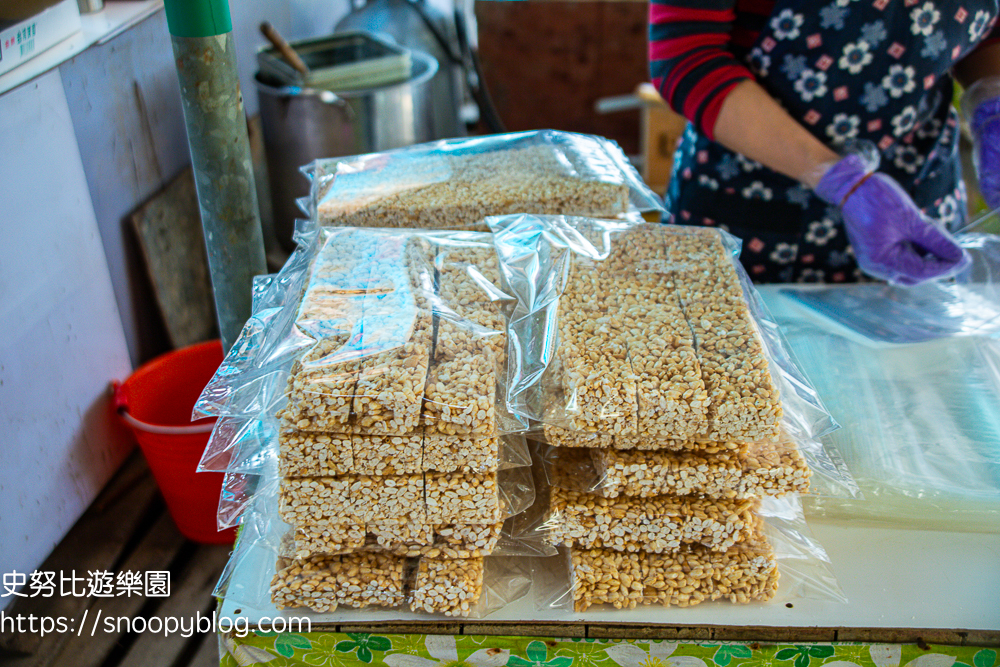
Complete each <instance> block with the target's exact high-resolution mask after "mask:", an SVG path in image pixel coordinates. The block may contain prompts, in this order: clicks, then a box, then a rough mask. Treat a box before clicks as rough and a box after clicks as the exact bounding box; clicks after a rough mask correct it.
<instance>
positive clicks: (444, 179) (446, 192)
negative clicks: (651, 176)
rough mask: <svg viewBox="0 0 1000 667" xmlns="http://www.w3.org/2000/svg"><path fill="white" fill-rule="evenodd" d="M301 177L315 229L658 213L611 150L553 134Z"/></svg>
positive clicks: (421, 152)
mask: <svg viewBox="0 0 1000 667" xmlns="http://www.w3.org/2000/svg"><path fill="white" fill-rule="evenodd" d="M303 172H304V173H305V174H306V175H307V176H308V177H309V178H310V179H311V180H312V190H311V195H310V197H309V198H306V199H305V200H303V201H300V206H301V207H302V208H303V210H304V211H305V212H306V213H307V214H309V215H310V217H311V218H312V219H314V220H318V221H319V222H320V224H324V225H337V226H358V227H412V228H437V229H480V230H482V231H485V230H486V228H485V226H484V224H483V218H485V217H486V216H488V215H504V214H508V213H520V212H533V213H563V214H576V215H595V216H600V217H609V218H613V217H616V216H618V215H622V214H626V213H630V212H638V211H654V210H655V211H662V210H663V205H662V202H661V200H660V198H659V197H658V196H657V195H656V194H655V193H653V192H652V190H650V189H649V188H648V187H647V186H646V185H645V183H644V182H643V181H642V178H641V177H640V176H639V174H638V173H637V172H636V170H635V169H634V168H633V167H632V166H631V165H630V164H629V162H628V159H627V158H626V157H625V154H624V153H623V152H622V151H621V149H620V148H619V147H618V146H617V145H616V144H614V143H612V142H610V141H608V140H607V139H604V138H601V137H596V136H591V135H583V134H573V133H568V132H556V131H552V130H544V131H536V132H520V133H513V134H499V135H490V136H486V137H473V138H467V139H448V140H444V141H435V142H431V143H426V144H419V145H416V146H410V147H407V148H402V149H397V150H393V151H388V152H385V153H373V154H369V155H361V156H354V157H348V158H331V159H325V160H318V161H316V162H314V163H313V164H311V165H309V166H308V167H305V168H303Z"/></svg>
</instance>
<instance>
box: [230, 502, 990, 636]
mask: <svg viewBox="0 0 1000 667" xmlns="http://www.w3.org/2000/svg"><path fill="white" fill-rule="evenodd" d="M810 526H811V528H812V531H813V534H814V537H815V538H816V539H817V540H818V541H819V542H820V544H822V545H823V546H824V547H825V548H826V550H827V553H828V554H829V556H830V560H831V562H832V564H833V571H834V574H835V576H836V577H837V581H838V583H839V584H840V586H841V588H842V589H843V592H844V594H845V595H846V596H847V598H848V602H847V603H846V604H845V603H840V602H832V601H820V600H814V599H791V600H788V601H787V603H786V602H783V601H781V600H779V601H778V602H777V603H767V604H760V603H755V604H750V605H733V604H729V603H728V602H712V603H705V604H701V605H698V606H695V607H690V608H688V609H677V608H663V607H639V608H636V609H633V610H623V611H615V610H609V611H604V610H598V609H594V610H590V611H587V612H586V613H574V612H572V611H568V610H559V609H537V608H536V604H535V601H534V597H533V596H532V595H531V594H529V595H528V596H526V597H524V598H522V599H520V600H518V601H517V602H515V603H513V604H511V605H509V606H507V607H505V608H503V609H501V610H499V611H497V612H494V613H493V614H490V615H489V616H488V617H487V618H486V620H488V621H491V622H499V621H516V622H520V623H532V622H560V623H566V622H587V623H641V624H652V623H663V624H672V625H703V624H710V625H727V626H770V627H849V628H940V629H953V630H958V629H961V630H1000V535H997V534H987V533H950V532H943V531H920V530H904V529H894V528H875V527H872V526H862V527H858V526H850V525H846V524H838V523H832V522H819V521H811V522H810ZM257 555H258V556H259V558H252V559H251V560H250V561H247V562H244V564H243V567H240V568H238V569H237V570H236V572H235V573H234V584H235V585H241V584H246V585H250V584H252V582H253V581H255V580H256V581H261V580H263V581H270V578H271V576H272V575H273V573H274V564H273V556H270V555H269V554H267V553H266V552H263V551H262V552H259V553H258V554H257ZM786 604H791V605H792V606H791V607H790V608H789V607H788V606H786ZM236 610H240V613H237V612H236ZM221 615H222V616H224V617H229V618H235V617H238V616H245V617H247V618H248V619H249V620H250V622H251V623H257V622H259V621H260V620H261V619H262V618H264V617H268V618H273V617H276V616H286V617H289V616H295V617H302V616H308V617H309V618H310V619H312V622H313V623H314V624H355V623H368V622H385V621H428V620H433V619H434V617H432V616H428V615H427V614H414V613H411V612H408V611H403V610H378V611H376V610H355V609H344V610H338V611H337V612H335V613H332V614H315V613H311V612H308V611H307V610H304V609H291V610H284V611H279V610H277V609H275V608H274V607H273V606H271V605H269V604H267V605H261V606H260V607H258V608H254V607H251V606H249V605H247V604H242V603H238V602H235V601H233V600H226V601H225V602H224V603H223V605H222V609H221ZM442 618H443V617H442ZM470 620H471V619H470Z"/></svg>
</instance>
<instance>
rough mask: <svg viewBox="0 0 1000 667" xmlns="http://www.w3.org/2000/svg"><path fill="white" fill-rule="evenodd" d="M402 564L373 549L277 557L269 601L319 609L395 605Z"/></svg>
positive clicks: (282, 605)
mask: <svg viewBox="0 0 1000 667" xmlns="http://www.w3.org/2000/svg"><path fill="white" fill-rule="evenodd" d="M404 564H405V559H403V558H400V557H396V556H387V555H383V554H375V553H360V554H350V555H347V556H318V557H313V558H308V559H304V560H288V559H279V561H278V564H277V572H276V574H275V575H274V577H273V578H272V579H271V601H272V602H273V603H274V605H275V606H276V607H277V608H278V609H288V608H291V607H308V608H309V609H312V610H313V611H317V612H321V613H325V612H330V611H335V610H336V609H337V606H338V605H346V606H349V607H368V606H380V607H395V606H398V605H400V604H402V603H403V600H404V599H405V593H406V591H405V588H404V583H405V582H404V577H403V567H404Z"/></svg>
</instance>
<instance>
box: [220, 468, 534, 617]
mask: <svg viewBox="0 0 1000 667" xmlns="http://www.w3.org/2000/svg"><path fill="white" fill-rule="evenodd" d="M517 470H518V471H521V472H512V474H513V475H514V477H515V479H512V480H508V481H507V482H505V483H503V484H502V486H503V487H504V488H506V489H508V491H509V492H510V493H509V494H508V496H507V498H508V503H509V504H508V506H509V507H510V509H511V511H512V512H518V511H520V510H521V509H523V506H524V505H526V504H527V505H530V504H531V502H532V501H533V496H532V495H531V493H529V492H528V491H529V490H530V489H531V488H532V485H531V483H530V473H529V469H527V468H519V469H517ZM275 475H276V471H275V470H273V469H272V470H270V471H268V472H267V474H265V475H264V476H262V477H259V476H242V477H243V479H239V478H238V477H239V476H236V475H229V476H227V480H226V481H227V484H228V483H230V482H235V483H243V488H244V489H245V490H246V491H248V492H252V496H250V497H243V498H237V497H238V495H239V494H238V493H236V494H233V496H232V497H231V506H236V505H237V504H238V505H239V506H240V507H242V508H243V509H244V510H248V511H245V513H244V519H243V527H242V529H241V531H240V537H239V540H238V542H237V545H236V548H235V550H234V553H233V555H232V557H231V558H230V562H229V564H228V565H227V567H226V570H225V572H224V573H223V577H222V579H221V580H220V582H219V585H218V586H217V591H216V592H217V594H219V595H223V596H225V597H226V598H228V599H232V600H234V601H236V602H239V603H240V604H247V605H250V606H253V607H255V608H267V607H268V606H269V605H271V604H273V605H276V606H277V607H278V608H279V609H281V608H287V607H309V608H311V609H312V610H313V611H317V612H329V611H333V610H335V609H336V606H337V605H338V604H340V605H345V606H353V607H366V606H372V605H373V606H384V607H397V606H400V605H402V604H404V603H408V604H410V606H411V609H412V610H413V611H422V612H429V613H443V614H445V615H460V616H469V615H472V616H481V615H485V614H487V613H489V612H492V611H494V610H495V609H497V608H499V607H500V606H503V605H504V604H506V603H507V602H510V601H512V600H513V599H516V598H517V597H521V596H523V595H524V594H525V593H526V591H527V587H528V585H529V580H528V576H527V570H522V571H520V573H518V568H517V565H516V564H512V563H510V562H507V559H506V558H504V556H515V555H516V556H520V555H524V554H528V555H534V554H537V553H539V552H540V551H539V549H538V547H537V546H536V545H534V544H533V543H532V541H533V540H534V541H537V537H535V536H528V537H527V538H526V539H523V540H522V538H521V537H520V536H518V535H516V534H514V532H513V531H512V530H511V528H510V525H509V521H508V522H506V523H504V525H503V527H502V529H501V528H500V526H499V525H497V526H496V527H492V526H483V527H477V526H473V525H420V526H418V525H415V524H407V523H401V524H399V523H397V524H394V525H390V524H388V523H385V524H378V523H376V524H370V525H367V526H364V527H353V526H349V525H347V524H344V525H337V524H335V525H326V526H323V527H319V526H317V527H316V530H315V531H314V530H313V529H312V528H305V529H299V528H296V527H294V526H291V525H289V524H287V523H285V522H284V521H283V520H282V518H281V516H280V514H281V512H280V509H279V502H278V498H277V488H278V483H277V480H276V478H275V477H274V476H275ZM250 478H253V479H250ZM525 479H528V481H527V483H525ZM231 488H235V487H231ZM237 500H239V502H238V503H237V502H235V501H237ZM221 516H222V513H221V512H220V517H221ZM324 530H325V531H326V534H327V536H330V537H335V538H336V539H337V540H339V541H340V543H341V548H339V549H337V548H333V549H327V550H310V549H309V547H310V546H315V545H316V544H317V542H316V540H315V537H316V535H317V534H320V533H322V532H323V531H324ZM358 536H360V539H359V540H357V541H356V543H350V541H351V540H354V539H355V538H356V537H358ZM310 539H312V541H310ZM484 540H486V541H487V543H485V544H484V542H483V541H484ZM327 544H328V545H329V544H330V543H329V542H328V543H327ZM512 560H514V559H512ZM307 591H315V594H310V593H307Z"/></svg>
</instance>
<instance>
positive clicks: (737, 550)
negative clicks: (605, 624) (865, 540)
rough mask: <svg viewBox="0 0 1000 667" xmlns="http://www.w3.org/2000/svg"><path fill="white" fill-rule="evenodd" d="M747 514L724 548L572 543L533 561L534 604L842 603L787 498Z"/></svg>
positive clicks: (821, 553)
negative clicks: (747, 525)
mask: <svg viewBox="0 0 1000 667" xmlns="http://www.w3.org/2000/svg"><path fill="white" fill-rule="evenodd" d="M752 516H753V517H754V518H755V524H754V527H753V529H752V530H751V531H750V533H749V534H748V535H747V536H746V537H745V539H743V540H741V541H739V542H737V543H735V544H733V545H731V546H729V547H728V548H725V549H713V548H711V547H708V546H705V545H702V544H685V545H681V546H680V547H678V548H676V549H672V550H665V551H663V552H662V553H655V552H650V551H642V550H640V551H627V550H619V549H613V548H607V547H589V548H588V547H584V546H579V545H574V546H569V547H563V548H561V549H560V553H559V555H557V556H554V557H550V558H545V559H533V566H534V569H533V573H534V589H535V602H536V606H537V607H538V608H540V609H544V608H556V609H565V610H570V611H576V612H583V611H586V610H588V609H590V608H593V607H597V608H605V609H607V608H615V609H632V608H635V607H637V606H642V605H659V606H677V607H690V606H694V605H696V604H701V603H705V602H713V601H716V600H718V601H728V602H730V603H734V604H762V603H769V604H781V603H785V602H787V601H791V600H796V599H804V598H808V599H820V600H827V601H834V602H846V601H847V600H846V598H845V597H844V594H843V592H842V590H841V589H840V586H839V585H838V584H837V581H836V578H835V577H834V575H833V573H832V570H831V569H830V562H829V558H828V557H827V555H826V552H825V550H824V549H823V548H822V546H820V545H819V544H818V543H817V542H816V541H815V540H814V539H813V538H812V536H811V534H810V532H809V530H808V527H807V526H806V524H805V521H804V519H803V516H802V510H801V506H799V504H798V502H797V501H796V500H795V499H794V498H786V499H774V498H768V499H766V500H764V501H762V502H761V503H760V504H759V505H758V506H757V507H756V509H755V511H754V512H753V513H752Z"/></svg>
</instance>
